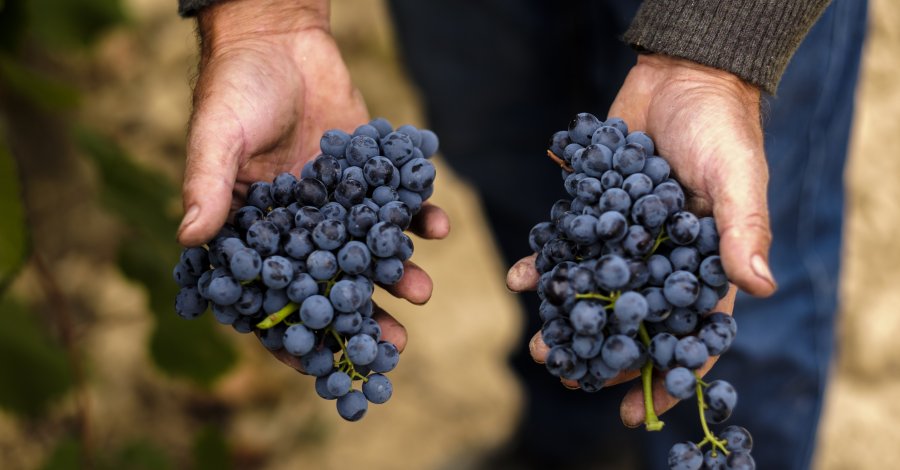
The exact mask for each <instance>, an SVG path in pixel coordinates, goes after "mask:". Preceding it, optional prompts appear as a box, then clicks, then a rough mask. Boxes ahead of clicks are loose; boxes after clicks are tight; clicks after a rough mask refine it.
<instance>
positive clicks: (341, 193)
mask: <svg viewBox="0 0 900 470" xmlns="http://www.w3.org/2000/svg"><path fill="white" fill-rule="evenodd" d="M333 196H334V200H335V201H337V202H338V203H339V204H340V205H342V206H344V207H346V208H350V207H353V206H355V205H356V204H359V203H361V202H362V201H363V199H365V198H366V186H365V183H362V182H360V181H357V180H353V179H346V180H342V181H341V182H339V183H338V184H337V187H335V189H334V193H333Z"/></svg>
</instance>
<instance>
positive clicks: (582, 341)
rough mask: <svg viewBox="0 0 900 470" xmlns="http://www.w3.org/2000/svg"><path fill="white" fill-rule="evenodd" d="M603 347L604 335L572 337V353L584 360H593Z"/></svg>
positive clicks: (578, 335)
mask: <svg viewBox="0 0 900 470" xmlns="http://www.w3.org/2000/svg"><path fill="white" fill-rule="evenodd" d="M602 347H603V335H581V334H576V335H575V336H573V337H572V351H573V352H574V353H575V355H576V356H578V357H580V358H582V359H592V358H594V357H597V355H598V354H600V348H602Z"/></svg>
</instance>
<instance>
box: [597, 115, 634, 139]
mask: <svg viewBox="0 0 900 470" xmlns="http://www.w3.org/2000/svg"><path fill="white" fill-rule="evenodd" d="M603 124H604V125H606V126H610V127H615V128H616V129H618V130H619V132H621V133H622V135H628V124H625V121H624V120H622V118H617V117H610V118H607V119H606V122H604V123H603Z"/></svg>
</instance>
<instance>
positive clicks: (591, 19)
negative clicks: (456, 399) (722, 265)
mask: <svg viewBox="0 0 900 470" xmlns="http://www.w3.org/2000/svg"><path fill="white" fill-rule="evenodd" d="M638 5H639V2H636V1H612V0H610V1H589V0H584V1H567V2H545V1H539V0H534V1H525V0H487V1H478V2H474V1H450V0H437V1H433V0H429V1H420V0H392V2H391V6H392V12H393V16H394V20H395V24H396V27H397V32H398V40H399V45H400V48H401V52H402V54H403V55H404V58H405V59H406V63H407V66H408V68H409V71H410V73H411V74H412V77H413V79H414V80H415V82H416V83H417V84H418V86H419V87H420V89H421V91H422V94H423V96H424V100H425V106H426V112H427V116H428V119H429V124H430V126H431V127H432V128H433V129H434V130H435V131H436V132H437V133H438V135H440V136H441V148H442V151H443V154H444V156H445V157H446V159H447V161H448V162H449V163H450V165H451V166H452V167H453V168H454V169H455V170H456V171H457V172H458V173H459V174H460V175H462V176H463V177H465V178H466V179H467V180H468V181H469V182H471V183H472V184H473V185H474V186H475V187H476V188H477V189H478V191H479V192H480V194H481V196H482V198H483V201H484V205H485V208H486V211H487V215H488V217H489V219H490V221H491V225H492V228H493V231H494V234H495V236H496V237H497V240H498V245H499V246H500V247H501V249H502V251H503V252H502V255H503V256H504V258H505V260H506V261H507V262H508V263H512V262H514V261H515V260H517V259H518V258H520V257H522V256H525V255H528V254H529V251H530V250H529V248H528V243H527V238H528V231H529V229H530V228H531V227H532V226H533V225H534V224H536V223H538V222H540V221H543V220H547V219H548V218H549V210H550V206H551V204H552V203H553V202H554V201H555V200H556V199H558V198H560V197H563V196H564V193H563V189H562V184H561V183H560V180H559V169H558V167H556V166H554V165H552V164H551V163H550V162H549V161H548V160H547V158H546V157H545V156H544V150H545V149H546V145H547V140H548V139H549V137H550V135H551V134H552V133H553V132H554V131H556V130H559V129H563V128H565V126H566V125H567V123H568V121H569V120H570V119H571V117H572V116H574V115H575V114H576V113H578V112H584V111H586V112H592V113H594V114H596V115H597V116H598V117H601V119H602V118H603V117H604V116H605V114H606V110H607V109H608V108H609V105H610V104H611V102H612V99H613V98H614V96H615V93H616V91H617V90H618V86H619V85H620V84H621V82H622V80H623V79H624V77H625V74H626V73H627V72H628V69H629V67H630V66H631V65H632V64H633V63H634V61H635V53H634V52H633V51H631V50H630V49H629V48H628V47H627V46H626V45H625V44H623V43H622V42H621V41H620V40H619V38H620V37H621V35H622V33H624V31H625V29H626V28H627V26H628V23H629V22H630V20H631V17H632V16H633V14H634V12H635V11H636V10H637V7H638ZM865 22H866V3H865V2H863V1H857V0H835V1H834V2H833V3H832V5H831V6H830V7H829V8H828V10H827V11H826V12H825V14H824V15H823V17H822V18H821V19H820V20H819V22H818V23H817V24H816V25H815V27H814V28H813V29H812V31H811V32H810V34H809V35H808V36H807V38H806V39H805V40H804V42H803V44H802V45H801V47H800V49H799V50H798V51H797V54H796V55H795V56H794V58H793V60H792V62H791V64H790V66H789V67H788V70H787V72H786V73H785V76H784V77H783V79H782V82H781V85H780V88H779V90H778V95H777V97H774V98H770V99H768V100H767V103H766V108H767V109H766V111H765V112H764V114H765V137H766V152H767V156H768V159H769V168H770V173H771V182H770V187H769V203H770V212H771V217H772V229H773V234H774V242H773V245H772V252H771V260H772V268H773V272H774V274H775V277H776V279H777V280H778V282H779V284H780V289H779V291H778V293H776V294H775V296H773V297H771V298H768V299H754V298H751V297H749V296H746V295H741V296H739V298H738V302H737V305H736V307H735V314H736V318H737V319H738V324H739V333H738V336H737V340H736V342H735V345H734V346H733V348H732V349H731V350H730V351H729V352H728V353H727V354H726V355H725V356H724V357H723V359H722V360H721V361H719V363H718V364H717V366H716V367H715V368H714V369H713V370H712V372H711V373H710V377H712V378H721V379H725V380H728V381H730V382H731V383H732V384H734V385H735V386H736V388H737V390H738V393H739V402H738V406H737V410H736V411H735V414H734V415H733V416H732V418H731V419H730V420H729V421H728V422H727V424H739V425H742V426H745V427H747V428H748V429H750V431H751V432H752V433H753V435H754V439H755V444H754V452H753V454H754V457H755V459H756V461H757V464H758V466H759V468H784V469H788V468H790V469H805V468H808V467H809V465H810V460H811V457H812V453H813V450H814V448H815V440H816V429H817V425H818V421H819V415H820V411H821V407H822V401H823V395H824V391H825V385H826V383H827V379H828V368H829V364H830V361H831V357H832V352H833V350H834V327H835V315H836V309H837V281H838V273H839V268H840V263H839V261H840V258H839V255H840V246H841V232H842V221H843V204H844V189H843V169H844V162H845V159H846V151H847V144H848V140H849V132H850V124H851V119H852V114H853V97H854V90H855V88H856V82H857V75H858V70H859V62H860V54H861V46H862V42H863V38H864V33H865ZM521 297H522V300H523V303H524V304H525V307H526V311H527V313H528V321H527V327H526V329H525V330H524V331H522V332H521V335H522V341H521V343H520V344H521V347H520V348H518V349H517V350H516V351H515V353H514V355H513V357H512V358H511V362H512V366H513V368H514V369H515V370H516V372H517V373H518V374H519V376H520V377H521V380H522V382H523V384H524V387H525V391H526V398H527V400H526V401H527V403H526V406H525V410H524V413H523V416H522V419H521V422H520V424H519V428H518V431H517V433H516V435H515V437H514V439H513V442H511V443H510V446H509V449H508V450H509V452H508V453H507V454H506V457H505V458H508V459H510V460H509V463H510V464H511V465H513V466H516V467H520V468H529V467H534V468H539V467H543V468H549V467H550V466H553V468H605V467H609V468H621V466H622V465H623V464H622V462H638V464H637V465H638V466H639V467H640V468H665V460H666V454H667V452H668V448H669V447H670V446H671V445H672V444H673V443H675V442H677V441H685V440H693V441H695V442H697V441H699V440H700V439H701V437H702V436H701V431H700V427H699V423H698V418H697V409H696V405H695V404H694V403H693V402H690V403H682V404H680V405H679V406H677V407H676V408H675V409H674V410H672V411H671V412H670V413H667V414H666V415H664V420H665V421H666V423H667V424H666V427H665V429H664V430H663V431H662V432H660V433H646V432H645V431H643V430H627V429H625V428H624V427H623V426H622V425H621V423H620V421H619V418H618V410H619V400H620V399H621V397H622V395H623V394H624V392H625V388H624V387H627V386H624V387H617V388H612V389H609V390H604V391H601V392H599V393H597V394H588V393H584V392H580V391H577V392H572V391H568V390H565V389H564V388H563V387H562V386H561V385H560V384H559V382H558V380H556V379H555V378H553V377H551V376H550V375H549V374H548V373H547V372H546V370H544V368H543V367H542V366H540V365H537V364H535V363H534V362H532V361H531V358H530V357H529V356H528V351H527V347H526V345H527V339H528V338H529V337H530V335H531V334H533V333H534V332H535V331H537V330H538V329H539V328H540V323H539V319H538V316H537V305H538V300H537V296H536V295H534V294H527V295H523V296H521ZM513 462H515V463H513Z"/></svg>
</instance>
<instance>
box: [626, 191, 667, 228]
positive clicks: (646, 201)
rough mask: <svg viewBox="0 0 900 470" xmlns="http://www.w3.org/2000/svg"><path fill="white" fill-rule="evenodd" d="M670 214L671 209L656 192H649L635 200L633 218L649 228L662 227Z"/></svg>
mask: <svg viewBox="0 0 900 470" xmlns="http://www.w3.org/2000/svg"><path fill="white" fill-rule="evenodd" d="M668 216H669V209H668V208H667V207H666V205H665V204H664V203H663V201H662V199H660V198H659V196H657V195H655V194H647V195H646V196H642V197H641V198H640V199H638V200H637V201H635V202H634V206H633V207H632V208H631V220H633V221H634V223H636V224H641V225H643V226H644V227H647V228H649V229H656V228H658V227H662V226H663V224H664V223H665V222H666V218H667V217H668Z"/></svg>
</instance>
